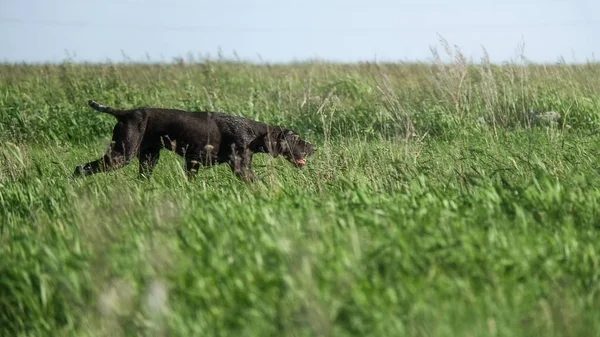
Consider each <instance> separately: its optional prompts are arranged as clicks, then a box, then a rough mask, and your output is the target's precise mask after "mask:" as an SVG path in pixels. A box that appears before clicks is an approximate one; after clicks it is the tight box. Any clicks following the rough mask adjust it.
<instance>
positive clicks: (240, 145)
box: [73, 100, 317, 182]
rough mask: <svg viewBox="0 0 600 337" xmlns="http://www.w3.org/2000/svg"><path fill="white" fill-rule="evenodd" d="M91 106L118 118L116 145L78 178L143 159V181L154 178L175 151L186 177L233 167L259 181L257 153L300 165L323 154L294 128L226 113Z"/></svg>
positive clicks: (78, 171) (114, 134)
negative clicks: (254, 161)
mask: <svg viewBox="0 0 600 337" xmlns="http://www.w3.org/2000/svg"><path fill="white" fill-rule="evenodd" d="M88 105H89V106H90V107H91V108H92V109H94V110H96V111H98V112H101V113H107V114H110V115H112V116H114V117H115V118H116V119H117V124H116V125H115V126H114V128H113V131H112V141H111V143H110V146H109V148H108V150H107V151H106V153H105V154H104V155H103V156H102V157H101V158H99V159H97V160H94V161H91V162H88V163H86V164H82V165H79V166H77V167H76V168H75V172H74V174H73V175H74V176H76V177H81V176H89V175H92V174H96V173H100V172H107V171H111V170H116V169H119V168H122V167H124V166H126V165H128V164H129V163H130V162H131V160H132V159H133V158H134V157H137V158H138V160H139V177H140V178H145V179H149V178H150V177H151V175H152V172H153V170H154V168H155V166H156V164H157V163H158V160H159V158H160V152H161V150H162V149H166V150H169V151H173V152H175V153H177V154H178V155H179V156H181V157H183V158H184V159H185V168H186V173H187V176H188V178H189V179H193V178H194V177H195V176H196V174H197V172H198V169H199V168H200V167H201V166H211V165H218V164H223V163H227V164H228V165H229V166H230V167H231V170H232V172H233V173H234V174H235V176H237V177H238V178H240V179H241V180H243V181H246V182H254V181H257V180H258V178H257V176H256V174H255V173H254V171H253V169H252V157H253V155H254V154H255V153H267V154H269V155H271V156H273V157H278V156H280V155H281V156H282V157H284V158H285V159H287V161H289V162H290V163H292V164H293V165H294V166H296V167H298V168H301V167H303V166H305V165H306V161H307V158H308V157H309V156H311V155H312V154H313V153H314V152H315V151H317V146H316V145H314V144H311V143H309V142H307V141H305V140H303V139H301V138H300V136H299V135H298V134H297V133H296V132H294V131H293V130H290V129H288V128H283V127H280V126H273V125H268V124H266V123H263V122H259V121H255V120H251V119H248V118H244V117H238V116H234V115H230V114H226V113H221V112H209V111H199V112H192V111H184V110H179V109H169V108H156V107H137V108H134V109H129V110H119V109H114V108H111V107H108V106H104V105H102V104H99V103H97V102H96V101H94V100H90V101H88Z"/></svg>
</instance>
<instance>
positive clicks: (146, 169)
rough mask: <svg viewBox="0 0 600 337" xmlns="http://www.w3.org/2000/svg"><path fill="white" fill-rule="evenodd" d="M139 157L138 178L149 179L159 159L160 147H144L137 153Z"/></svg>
mask: <svg viewBox="0 0 600 337" xmlns="http://www.w3.org/2000/svg"><path fill="white" fill-rule="evenodd" d="M138 159H139V173H138V178H140V179H150V177H151V176H152V172H153V171H154V168H155V167H156V164H157V163H158V160H159V159H160V147H158V148H145V149H142V150H140V154H139V155H138Z"/></svg>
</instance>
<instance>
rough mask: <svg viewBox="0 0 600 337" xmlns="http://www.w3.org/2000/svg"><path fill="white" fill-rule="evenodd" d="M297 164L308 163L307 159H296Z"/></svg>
mask: <svg viewBox="0 0 600 337" xmlns="http://www.w3.org/2000/svg"><path fill="white" fill-rule="evenodd" d="M296 164H298V165H306V159H304V158H302V159H296Z"/></svg>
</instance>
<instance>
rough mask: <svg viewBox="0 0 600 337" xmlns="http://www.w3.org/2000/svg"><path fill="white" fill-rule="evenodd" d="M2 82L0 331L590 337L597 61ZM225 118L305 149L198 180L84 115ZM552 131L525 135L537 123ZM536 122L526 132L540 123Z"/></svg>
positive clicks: (78, 74) (599, 250)
mask: <svg viewBox="0 0 600 337" xmlns="http://www.w3.org/2000/svg"><path fill="white" fill-rule="evenodd" d="M446 47H447V48H446V49H445V50H442V51H441V52H440V53H439V54H438V52H437V51H436V50H434V53H433V60H432V62H431V63H410V64H409V63H406V64H404V63H368V62H364V63H357V64H335V63H326V62H305V63H295V64H285V65H283V64H271V65H269V64H261V65H253V64H248V63H244V62H234V61H226V60H201V61H194V62H191V61H188V60H184V59H182V60H180V62H176V63H172V64H125V63H104V64H78V63H73V62H69V61H65V62H63V63H61V64H57V65H33V64H4V65H0V77H1V80H0V140H1V146H0V241H1V243H0V332H1V334H2V335H3V336H134V335H143V336H511V337H513V336H598V335H600V333H599V331H600V282H599V281H600V268H599V267H600V265H599V264H600V221H599V220H600V189H599V188H598V186H600V172H599V164H600V160H599V158H600V157H599V152H600V136H599V135H598V130H599V127H600V125H599V124H600V113H599V112H600V91H599V90H598V89H599V88H600V65H598V64H596V63H591V62H589V63H585V64H578V65H569V64H565V63H560V62H559V63H557V64H553V65H539V64H529V63H527V62H526V60H525V59H522V58H517V59H516V60H515V61H513V62H508V63H506V64H501V65H495V64H490V62H489V61H488V60H487V59H486V58H484V59H483V60H477V62H470V61H468V60H467V59H466V58H465V57H464V56H462V55H461V53H460V52H458V51H456V50H454V49H453V48H452V47H451V46H446ZM88 99H95V100H97V101H98V102H100V103H102V104H106V105H110V106H114V107H120V108H126V107H135V106H164V107H173V108H182V109H187V110H213V111H227V112H230V113H233V114H236V115H242V116H246V117H250V118H254V119H259V120H262V121H265V122H268V123H272V124H280V125H284V126H288V127H291V128H293V129H295V130H297V131H298V132H299V133H300V134H301V135H302V136H303V137H304V138H306V139H307V140H309V141H311V142H315V143H316V144H317V145H318V146H319V148H320V149H319V152H317V153H316V154H315V155H314V156H313V157H311V158H310V159H309V161H308V165H307V166H306V167H305V168H304V169H302V170H298V169H296V168H294V167H292V166H291V165H290V164H289V163H287V162H285V161H284V160H281V159H280V158H270V157H266V156H264V155H263V156H260V157H259V158H256V159H255V167H256V169H255V170H256V172H257V174H258V175H259V177H260V178H261V182H260V183H257V184H244V183H242V182H241V181H239V180H237V179H236V178H235V177H234V176H233V175H232V174H231V172H230V170H229V168H228V167H225V166H220V167H214V168H209V169H204V170H202V171H201V172H200V174H199V177H198V179H197V180H196V181H194V182H188V181H187V180H186V179H185V174H184V170H183V163H182V161H181V159H180V158H178V157H176V156H175V155H173V154H172V153H169V152H163V154H162V155H161V159H160V163H159V165H158V167H157V169H156V171H155V174H154V176H153V178H152V180H150V181H140V180H138V179H137V176H136V175H137V162H136V161H134V162H133V163H132V164H131V165H129V166H128V167H126V168H125V169H122V170H119V171H115V172H111V173H108V174H100V175H97V176H93V177H89V178H85V179H72V178H71V174H72V172H73V170H74V168H75V166H76V165H78V164H81V163H84V162H87V161H89V160H91V159H96V158H97V157H99V156H100V155H102V154H103V152H104V151H105V150H106V147H107V145H108V142H109V139H110V138H109V137H110V132H111V130H112V126H113V125H114V119H113V118H112V117H111V116H108V115H101V114H97V113H95V112H94V111H93V110H91V109H90V108H89V107H88V106H87V104H86V102H87V100H88ZM540 111H556V112H558V113H560V115H561V117H562V118H561V120H560V121H558V122H552V123H535V122H536V121H535V120H532V119H531V118H528V116H531V113H532V112H533V113H535V112H540ZM532 121H533V122H534V123H532Z"/></svg>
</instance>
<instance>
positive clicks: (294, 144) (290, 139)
mask: <svg viewBox="0 0 600 337" xmlns="http://www.w3.org/2000/svg"><path fill="white" fill-rule="evenodd" d="M266 137H267V138H268V139H266V141H265V144H266V145H267V148H268V152H269V153H270V154H271V155H272V156H274V157H277V156H279V155H281V156H283V157H284V158H285V159H287V160H288V161H289V162H290V163H292V164H293V165H295V166H296V167H302V166H304V165H306V159H307V158H308V157H309V156H310V155H312V154H313V153H314V152H315V151H317V146H315V145H314V144H311V143H309V142H307V141H305V140H303V139H302V138H300V136H299V135H298V134H297V133H295V132H294V131H292V130H289V129H282V130H278V131H276V132H272V133H269V134H268V135H267V136H266Z"/></svg>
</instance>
